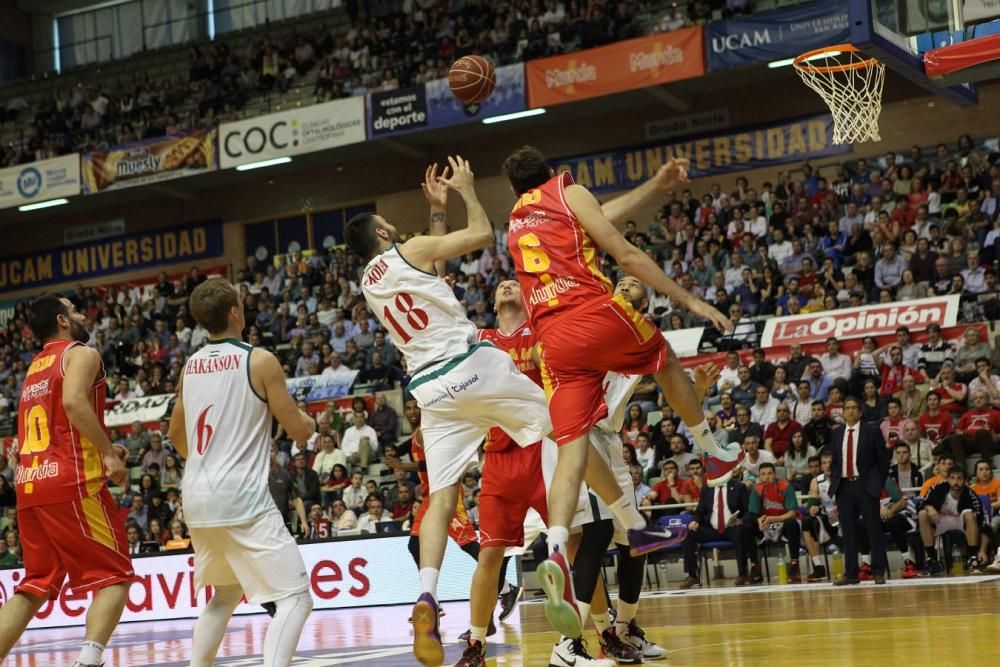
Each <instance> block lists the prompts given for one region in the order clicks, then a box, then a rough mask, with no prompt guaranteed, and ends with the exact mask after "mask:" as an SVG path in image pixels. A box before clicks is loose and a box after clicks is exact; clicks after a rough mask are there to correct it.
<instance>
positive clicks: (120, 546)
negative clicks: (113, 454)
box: [17, 487, 135, 600]
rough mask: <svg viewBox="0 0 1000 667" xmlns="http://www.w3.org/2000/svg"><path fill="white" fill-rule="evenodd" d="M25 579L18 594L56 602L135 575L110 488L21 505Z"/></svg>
mask: <svg viewBox="0 0 1000 667" xmlns="http://www.w3.org/2000/svg"><path fill="white" fill-rule="evenodd" d="M17 519H18V525H19V526H20V531H21V547H22V549H23V554H24V569H25V575H24V580H23V581H22V582H21V583H20V585H18V587H17V592H22V593H26V594H28V595H33V596H35V597H41V598H46V599H50V600H54V599H55V598H57V597H58V596H59V592H60V591H61V590H62V587H63V582H64V581H65V579H66V575H69V583H70V586H71V587H72V588H73V592H74V593H81V592H86V591H91V590H95V589H100V588H104V587H106V586H110V585H112V584H117V583H120V582H130V581H132V580H133V579H135V572H134V571H133V570H132V559H131V558H130V557H129V555H128V542H127V541H126V539H125V524H124V523H123V522H122V519H121V516H120V515H119V514H118V509H117V508H116V507H115V501H114V499H113V498H112V497H111V492H110V491H108V489H107V487H104V488H102V489H101V492H100V493H99V494H97V495H95V496H90V497H88V498H83V499H81V500H73V501H69V502H64V503H53V504H51V505H36V506H34V507H26V508H23V509H19V510H18V512H17Z"/></svg>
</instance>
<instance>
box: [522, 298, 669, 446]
mask: <svg viewBox="0 0 1000 667" xmlns="http://www.w3.org/2000/svg"><path fill="white" fill-rule="evenodd" d="M539 338H540V340H541V342H540V343H539V352H540V356H541V359H542V369H541V370H542V381H543V382H544V388H545V394H546V396H548V399H549V414H550V415H551V417H552V427H553V431H554V432H555V436H556V443H557V444H559V445H563V444H565V443H567V442H570V441H571V440H575V439H576V438H579V437H581V436H583V435H585V434H586V433H587V431H589V430H590V428H591V427H592V426H593V425H594V424H596V423H597V422H599V421H600V420H601V419H603V418H604V417H605V416H606V415H607V413H608V407H607V405H606V404H605V402H604V386H603V385H604V376H605V375H606V374H607V373H608V372H609V371H614V372H615V373H623V374H626V375H649V374H652V373H655V372H656V371H658V370H660V369H661V368H663V366H664V365H665V364H666V362H667V355H668V347H667V341H666V339H665V338H664V337H663V334H661V333H660V330H659V329H658V328H657V327H656V325H654V324H653V323H652V322H651V321H649V319H647V318H646V316H645V315H643V314H642V313H639V312H638V311H636V310H635V308H633V307H632V305H631V304H630V303H628V302H627V301H626V300H625V299H624V298H623V297H618V296H616V297H610V296H609V297H608V298H606V299H600V300H596V301H592V302H590V303H587V304H584V305H582V306H578V307H577V308H574V309H573V310H570V311H568V312H566V313H565V314H562V315H560V316H559V318H558V319H557V320H556V321H555V322H552V323H550V324H547V325H546V328H545V330H544V331H542V332H541V335H540V336H539Z"/></svg>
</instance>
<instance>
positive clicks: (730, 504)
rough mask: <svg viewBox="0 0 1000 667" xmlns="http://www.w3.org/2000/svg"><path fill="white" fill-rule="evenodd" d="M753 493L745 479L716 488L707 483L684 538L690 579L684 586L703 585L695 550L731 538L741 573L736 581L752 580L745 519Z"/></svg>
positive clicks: (738, 582)
mask: <svg viewBox="0 0 1000 667" xmlns="http://www.w3.org/2000/svg"><path fill="white" fill-rule="evenodd" d="M749 502H750V493H749V491H747V487H746V486H745V485H744V484H743V482H741V481H739V480H737V479H730V480H729V481H728V482H727V483H726V485H725V486H720V487H717V488H712V487H709V486H707V485H706V486H703V487H702V488H701V495H700V496H699V497H698V507H697V509H695V511H694V519H693V520H692V521H691V523H690V524H689V525H688V534H687V538H686V539H685V540H684V571H685V572H687V575H688V576H687V579H685V580H684V582H683V583H682V584H681V588H685V589H686V588H693V587H695V586H700V585H701V583H700V582H699V580H698V558H697V556H696V554H695V551H696V550H697V547H698V545H699V544H703V543H705V542H718V541H722V540H725V541H728V542H733V543H734V544H735V545H736V567H737V571H738V572H739V577H738V578H737V579H736V585H737V586H740V585H743V584H745V583H747V582H748V579H747V559H746V545H745V544H744V542H743V531H742V530H741V523H742V521H743V517H745V516H746V514H747V507H748V505H749Z"/></svg>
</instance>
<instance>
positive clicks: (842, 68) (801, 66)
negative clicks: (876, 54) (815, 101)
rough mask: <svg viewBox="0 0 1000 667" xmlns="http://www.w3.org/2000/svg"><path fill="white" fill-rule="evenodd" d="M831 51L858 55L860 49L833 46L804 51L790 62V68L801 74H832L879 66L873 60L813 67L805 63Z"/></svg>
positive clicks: (841, 45) (842, 45) (850, 45)
mask: <svg viewBox="0 0 1000 667" xmlns="http://www.w3.org/2000/svg"><path fill="white" fill-rule="evenodd" d="M831 51H840V52H841V53H859V52H860V49H858V47H856V46H854V45H853V44H835V45H833V46H824V47H821V48H818V49H813V50H812V51H806V52H805V53H802V54H800V55H798V56H796V57H795V60H794V61H792V66H794V67H795V69H797V70H800V71H803V72H814V73H816V74H833V73H835V72H849V71H851V70H856V69H866V68H872V67H874V66H876V65H878V64H879V61H878V60H876V59H875V58H866V59H864V60H857V61H854V62H851V63H846V64H843V65H841V64H837V65H813V64H811V63H808V62H806V61H807V60H809V58H812V57H814V56H818V55H820V54H822V53H830V52H831Z"/></svg>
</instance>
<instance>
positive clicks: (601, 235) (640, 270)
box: [566, 170, 733, 333]
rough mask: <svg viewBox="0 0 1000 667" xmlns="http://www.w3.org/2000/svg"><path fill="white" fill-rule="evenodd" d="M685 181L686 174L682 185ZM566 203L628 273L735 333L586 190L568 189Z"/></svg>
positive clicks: (721, 317) (583, 225)
mask: <svg viewBox="0 0 1000 667" xmlns="http://www.w3.org/2000/svg"><path fill="white" fill-rule="evenodd" d="M681 171H682V172H683V170H681ZM686 178H687V176H686V174H685V175H684V178H683V179H682V180H681V182H684V180H686ZM566 201H567V203H568V204H569V207H570V209H571V210H572V211H573V214H574V215H575V216H576V218H577V220H578V221H579V222H580V225H581V226H582V227H583V228H584V229H585V230H586V231H587V233H588V234H590V236H591V238H593V239H594V241H595V242H596V243H597V245H598V246H600V247H601V248H603V249H604V250H606V251H607V252H608V253H609V254H610V255H611V256H612V257H614V258H615V260H616V261H617V262H618V265H619V266H621V268H622V270H623V271H625V273H627V274H629V275H633V276H635V277H636V278H638V279H639V280H641V281H642V282H643V283H645V284H647V285H649V286H650V287H652V288H653V289H655V290H656V291H657V292H660V293H662V294H665V295H666V296H668V297H670V300H671V301H673V302H674V303H675V304H678V305H679V306H680V307H682V308H684V309H685V310H687V311H689V312H691V313H692V314H693V315H695V316H697V317H701V318H703V319H706V320H708V321H709V322H711V323H712V325H713V326H715V327H716V328H717V329H718V330H719V331H721V332H723V333H728V332H731V331H732V330H733V324H732V322H730V321H729V318H728V317H726V316H725V315H723V314H722V313H720V312H719V311H718V310H716V309H715V307H714V306H711V305H709V304H708V303H706V302H705V301H702V300H701V299H699V298H697V297H695V296H694V295H692V294H691V293H690V292H688V291H687V290H685V289H684V288H682V287H681V286H680V285H678V284H677V283H675V282H674V281H673V280H671V279H670V277H669V276H668V275H667V274H665V273H664V272H663V271H662V270H661V269H660V267H659V266H657V265H656V262H654V261H653V260H652V259H650V258H649V257H648V256H647V255H646V253H644V252H643V251H641V250H639V249H638V248H636V247H635V246H634V245H632V244H631V243H629V242H628V241H627V240H626V239H625V237H624V236H622V234H621V232H619V231H618V230H617V229H615V227H614V225H612V224H611V221H610V220H608V218H607V216H605V215H604V212H603V211H602V210H601V206H600V204H599V203H598V201H597V199H596V198H595V197H594V195H592V194H591V193H590V192H589V191H588V190H587V189H586V188H584V187H581V186H579V185H571V186H569V187H568V188H566Z"/></svg>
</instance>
